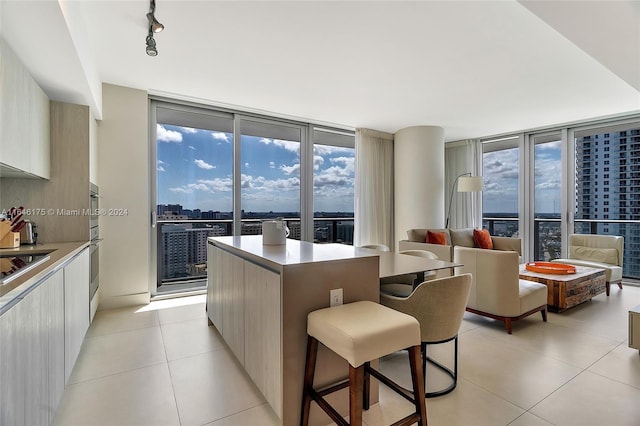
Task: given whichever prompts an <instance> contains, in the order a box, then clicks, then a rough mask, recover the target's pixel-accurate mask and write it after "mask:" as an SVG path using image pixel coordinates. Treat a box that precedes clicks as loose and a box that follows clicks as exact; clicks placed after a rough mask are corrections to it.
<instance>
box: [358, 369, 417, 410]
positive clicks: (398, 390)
mask: <svg viewBox="0 0 640 426" xmlns="http://www.w3.org/2000/svg"><path fill="white" fill-rule="evenodd" d="M368 372H369V374H371V375H372V376H373V377H375V378H376V379H378V380H379V381H380V382H381V383H383V384H384V385H386V386H387V387H388V388H389V389H391V390H392V391H394V392H395V393H397V394H398V395H400V396H401V397H403V398H404V399H406V400H407V401H409V402H411V403H414V402H415V399H414V398H413V394H412V393H411V392H410V391H409V390H407V389H405V388H403V387H402V386H400V385H399V384H397V383H396V382H394V381H393V380H391V379H390V378H388V377H387V376H385V375H383V374H382V373H381V372H379V371H378V370H376V369H374V368H369V369H368Z"/></svg>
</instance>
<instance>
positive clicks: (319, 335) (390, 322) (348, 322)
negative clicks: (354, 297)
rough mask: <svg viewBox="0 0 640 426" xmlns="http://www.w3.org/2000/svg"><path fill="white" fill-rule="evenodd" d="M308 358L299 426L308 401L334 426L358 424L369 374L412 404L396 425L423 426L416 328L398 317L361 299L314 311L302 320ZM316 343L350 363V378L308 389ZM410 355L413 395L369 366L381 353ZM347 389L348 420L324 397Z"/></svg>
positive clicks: (306, 414)
mask: <svg viewBox="0 0 640 426" xmlns="http://www.w3.org/2000/svg"><path fill="white" fill-rule="evenodd" d="M307 335H308V337H307V359H306V363H305V372H304V386H303V395H302V413H301V415H300V424H301V425H302V426H306V425H307V424H308V422H309V410H310V408H311V401H312V400H313V401H316V403H317V404H318V405H319V406H320V408H322V409H323V410H324V411H325V412H326V413H327V414H328V415H329V417H331V419H332V420H333V421H334V422H336V424H338V425H349V424H351V425H358V426H359V425H362V410H363V409H365V410H368V409H369V383H370V377H369V376H370V375H372V376H374V377H375V378H376V379H378V380H379V381H380V382H381V383H383V384H384V385H386V386H388V387H389V388H391V389H392V390H394V391H395V392H397V393H398V394H400V395H401V396H403V397H404V398H405V399H407V400H409V401H411V402H413V403H414V404H415V408H416V410H415V412H414V413H412V414H410V415H409V416H407V417H405V418H403V419H402V420H400V421H398V422H396V423H395V424H396V425H410V424H413V423H417V424H419V425H422V426H426V425H427V410H426V404H425V398H424V375H423V372H422V363H421V355H420V324H419V323H418V321H417V320H416V319H415V318H413V317H412V316H410V315H406V314H403V313H401V312H398V311H395V310H393V309H390V308H387V307H385V306H382V305H379V304H377V303H374V302H369V301H362V302H354V303H348V304H345V305H340V306H334V307H332V308H325V309H319V310H317V311H313V312H311V313H309V315H308V316H307ZM318 342H320V343H322V344H323V345H325V346H326V347H327V348H329V349H331V350H332V351H333V352H335V353H336V354H338V355H340V356H341V357H342V358H344V359H345V360H347V361H348V362H349V378H348V379H346V380H344V381H341V382H339V383H335V384H333V385H330V386H328V387H326V388H324V389H322V390H316V389H314V388H313V376H314V373H315V367H316V355H317V352H318ZM402 349H406V350H408V351H409V364H410V366H411V379H412V382H413V393H411V392H409V391H407V390H406V389H404V388H402V387H401V386H399V385H398V384H396V383H394V382H393V381H391V380H390V379H389V378H387V377H386V376H384V375H382V374H381V373H380V372H379V371H377V370H376V369H374V368H372V367H371V365H370V362H371V361H373V360H376V359H378V358H380V357H382V356H384V355H389V354H391V353H393V352H396V351H399V350H402ZM346 387H349V417H350V418H349V420H350V422H351V423H347V422H346V421H345V420H344V418H343V417H342V416H341V415H340V413H338V412H337V411H336V410H335V409H334V408H333V407H332V406H331V405H329V403H328V402H327V401H326V400H325V399H324V396H326V395H328V394H330V393H333V392H335V391H337V390H340V389H343V388H346Z"/></svg>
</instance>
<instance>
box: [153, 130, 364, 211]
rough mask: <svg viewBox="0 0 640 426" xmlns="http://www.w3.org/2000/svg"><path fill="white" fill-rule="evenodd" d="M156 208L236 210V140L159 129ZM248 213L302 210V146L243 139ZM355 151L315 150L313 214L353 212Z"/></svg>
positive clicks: (244, 199)
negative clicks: (234, 151)
mask: <svg viewBox="0 0 640 426" xmlns="http://www.w3.org/2000/svg"><path fill="white" fill-rule="evenodd" d="M157 138H158V149H157V155H158V163H157V170H158V204H181V205H182V206H183V207H184V208H190V209H195V208H199V209H201V210H203V211H207V210H213V211H225V212H226V211H231V210H232V196H233V193H232V173H233V170H232V165H233V135H232V134H231V133H224V132H214V131H209V130H198V129H191V128H186V127H178V126H169V125H161V124H159V125H158V126H157ZM241 142H242V143H241V145H242V148H241V182H242V183H241V185H242V189H241V193H242V207H243V209H244V210H245V211H247V212H249V211H254V212H259V211H260V212H261V211H274V212H276V211H278V212H279V211H284V212H288V211H292V212H299V210H300V144H299V143H298V142H290V141H282V140H277V139H268V138H261V137H254V136H242V139H241ZM354 160H355V158H354V150H353V149H345V148H336V147H327V146H322V145H316V146H315V147H314V161H313V164H314V211H342V212H353V183H354V166H355V163H354Z"/></svg>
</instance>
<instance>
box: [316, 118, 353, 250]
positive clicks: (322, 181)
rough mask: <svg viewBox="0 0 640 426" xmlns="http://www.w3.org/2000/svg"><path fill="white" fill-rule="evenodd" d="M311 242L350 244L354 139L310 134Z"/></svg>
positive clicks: (335, 134) (319, 131)
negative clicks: (311, 146)
mask: <svg viewBox="0 0 640 426" xmlns="http://www.w3.org/2000/svg"><path fill="white" fill-rule="evenodd" d="M313 140H314V144H313V218H314V230H313V239H314V241H315V242H330V241H335V242H340V243H346V244H353V211H354V192H353V191H354V184H355V157H356V150H355V146H354V144H355V138H354V135H353V134H352V133H345V132H336V131H330V130H327V129H314V131H313Z"/></svg>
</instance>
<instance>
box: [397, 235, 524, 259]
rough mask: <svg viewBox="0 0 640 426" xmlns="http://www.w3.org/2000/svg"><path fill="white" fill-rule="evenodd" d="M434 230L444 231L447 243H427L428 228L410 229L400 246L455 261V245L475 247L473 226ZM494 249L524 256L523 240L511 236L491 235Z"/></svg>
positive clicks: (400, 247) (400, 248)
mask: <svg viewBox="0 0 640 426" xmlns="http://www.w3.org/2000/svg"><path fill="white" fill-rule="evenodd" d="M430 231H433V232H444V233H445V235H446V237H447V243H448V244H446V245H440V244H429V243H427V242H426V241H427V229H421V228H416V229H409V230H408V231H407V239H406V240H401V241H400V242H399V245H398V248H399V250H400V251H402V250H427V251H430V252H432V253H435V254H436V255H437V256H438V259H440V260H446V261H447V262H451V261H453V248H454V247H455V246H463V247H474V243H473V228H461V229H430ZM491 241H492V242H493V249H494V250H502V251H515V252H516V253H518V256H522V240H521V239H520V238H511V237H494V236H492V237H491Z"/></svg>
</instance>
